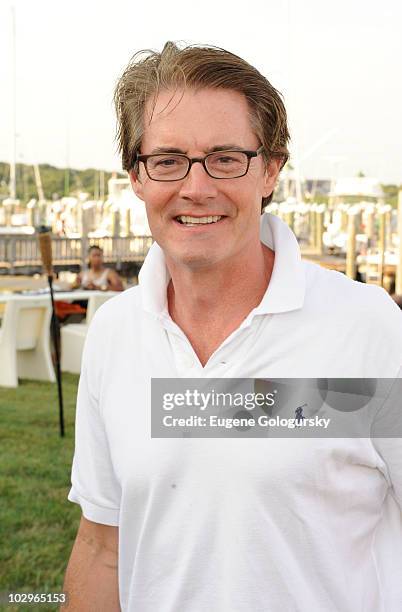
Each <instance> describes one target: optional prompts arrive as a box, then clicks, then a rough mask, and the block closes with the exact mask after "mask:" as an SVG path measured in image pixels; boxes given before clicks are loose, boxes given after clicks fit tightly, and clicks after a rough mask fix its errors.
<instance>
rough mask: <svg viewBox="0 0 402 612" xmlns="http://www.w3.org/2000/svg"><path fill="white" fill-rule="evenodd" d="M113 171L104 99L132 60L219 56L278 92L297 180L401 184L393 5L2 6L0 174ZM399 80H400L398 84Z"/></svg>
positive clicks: (61, 0) (400, 97)
mask: <svg viewBox="0 0 402 612" xmlns="http://www.w3.org/2000/svg"><path fill="white" fill-rule="evenodd" d="M12 7H14V10H15V23H16V37H15V43H16V72H15V74H16V106H15V108H16V132H17V161H18V162H24V163H49V164H53V165H55V166H60V167H64V166H65V165H69V166H70V167H75V168H87V167H96V168H103V169H107V170H121V163H120V160H119V156H118V154H117V147H116V142H115V139H114V136H115V126H116V124H115V116H114V109H113V104H112V96H113V89H114V86H115V83H116V80H117V79H118V77H119V75H120V74H121V72H122V71H123V69H124V67H125V65H126V64H127V62H128V60H129V59H130V57H131V56H132V55H133V54H134V53H135V52H136V51H138V50H140V49H145V48H153V49H158V50H160V49H161V48H162V47H163V45H164V43H165V42H166V41H167V40H175V41H184V42H186V43H201V44H202V43H204V44H213V45H217V46H220V47H224V48H226V49H228V50H229V51H232V52H234V53H236V54H238V55H240V56H242V57H243V58H245V59H246V60H247V61H249V62H250V63H252V64H254V65H255V66H256V67H257V68H258V69H259V70H260V71H261V72H262V73H263V74H264V75H265V76H266V77H267V78H268V79H269V80H270V81H271V83H272V84H273V85H274V86H275V87H276V88H277V89H279V90H280V91H281V92H282V94H283V96H284V101H285V105H286V108H287V110H288V115H289V124H290V131H291V135H292V142H291V154H292V160H293V164H294V165H297V167H298V168H299V172H300V174H301V176H304V177H306V178H313V177H315V178H332V179H333V178H339V177H347V176H355V175H356V174H357V172H359V171H363V172H364V173H365V174H366V175H367V176H374V177H377V178H379V179H380V180H381V182H383V183H391V182H392V183H402V82H401V77H400V64H401V59H402V36H401V33H400V24H401V23H402V3H401V2H399V0H383V2H382V3H380V2H378V0H376V1H374V0H336V1H332V0H302V1H298V0H275V1H272V0H253V1H250V0H232V2H228V1H225V2H219V0H203V2H194V3H192V2H190V1H189V0H165V1H161V0H150V1H147V0H142V1H139V0H136V1H131V2H129V1H126V0H114V1H113V2H102V1H101V0H98V1H97V2H95V1H93V0H68V1H67V0H35V2H32V0H11V1H7V0H0V57H1V62H0V83H1V95H0V161H10V159H11V158H12V151H13V133H14V129H13V108H14V104H13V74H14V69H13V51H12V50H13V42H12V41H13V36H12V31H13V30H12V23H13V20H12ZM398 75H399V76H398Z"/></svg>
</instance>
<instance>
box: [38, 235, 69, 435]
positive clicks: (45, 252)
mask: <svg viewBox="0 0 402 612" xmlns="http://www.w3.org/2000/svg"><path fill="white" fill-rule="evenodd" d="M37 231H38V234H39V248H40V254H41V258H42V263H43V268H44V270H45V272H46V274H47V280H48V283H49V289H50V299H51V302H52V326H51V328H52V337H53V345H54V351H55V356H56V378H57V391H58V395H59V420H60V436H61V437H64V412H63V392H62V386H61V369H60V330H59V321H58V319H57V315H56V309H55V306H54V295H53V266H52V239H51V234H50V228H49V227H46V226H44V225H41V226H40V227H39V228H38V229H37Z"/></svg>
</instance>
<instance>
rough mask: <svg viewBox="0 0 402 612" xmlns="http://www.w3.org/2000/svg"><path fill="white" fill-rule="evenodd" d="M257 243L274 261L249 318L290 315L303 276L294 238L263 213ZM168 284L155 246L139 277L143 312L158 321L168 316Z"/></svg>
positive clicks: (278, 221) (298, 303)
mask: <svg viewBox="0 0 402 612" xmlns="http://www.w3.org/2000/svg"><path fill="white" fill-rule="evenodd" d="M260 239H261V242H262V243H263V244H265V245H266V246H267V247H269V248H270V249H272V250H273V251H275V261H274V267H273V270H272V274H271V280H270V282H269V285H268V288H267V290H266V292H265V294H264V297H263V298H262V300H261V302H260V304H259V305H258V306H257V307H256V308H254V309H253V311H252V313H250V315H251V314H252V315H253V316H254V315H257V314H274V313H280V312H289V311H291V310H298V309H299V308H302V306H303V302H304V294H305V274H304V269H303V265H302V261H301V255H300V248H299V245H298V242H297V240H296V237H295V235H294V234H293V232H292V231H291V230H290V228H289V227H288V226H287V225H286V223H284V222H283V221H281V219H279V218H278V217H276V216H274V215H271V214H270V213H264V214H263V215H261V221H260ZM169 280H170V273H169V271H168V269H167V267H166V263H165V256H164V254H163V251H162V249H161V248H160V246H159V245H158V244H157V243H156V242H154V243H153V245H152V246H151V248H150V250H149V252H148V254H147V256H146V258H145V261H144V264H143V266H142V268H141V270H140V273H139V275H138V283H139V285H140V289H141V299H142V306H143V308H144V310H146V311H147V312H150V313H152V314H154V315H156V316H158V317H161V316H166V315H167V314H168V308H167V293H166V289H167V286H168V283H169ZM250 315H249V316H250ZM248 318H249V317H247V319H248Z"/></svg>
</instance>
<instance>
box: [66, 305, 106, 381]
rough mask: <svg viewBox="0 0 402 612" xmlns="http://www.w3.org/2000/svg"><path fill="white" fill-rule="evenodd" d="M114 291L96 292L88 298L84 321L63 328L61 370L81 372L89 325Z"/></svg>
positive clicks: (74, 372)
mask: <svg viewBox="0 0 402 612" xmlns="http://www.w3.org/2000/svg"><path fill="white" fill-rule="evenodd" d="M113 295H115V294H114V293H103V294H102V293H96V294H93V295H90V296H89V298H88V306H87V314H86V318H85V319H84V321H82V323H70V324H69V325H64V326H63V327H62V328H61V370H62V372H72V373H73V374H79V373H80V372H81V358H82V351H83V349H84V343H85V338H86V335H87V331H88V325H89V324H90V322H91V319H92V317H93V316H94V314H95V312H96V311H97V310H98V308H99V306H101V305H102V304H103V303H104V302H106V301H107V300H109V299H110V298H111V297H113Z"/></svg>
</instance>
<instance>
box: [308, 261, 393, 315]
mask: <svg viewBox="0 0 402 612" xmlns="http://www.w3.org/2000/svg"><path fill="white" fill-rule="evenodd" d="M303 265H304V268H305V273H306V303H307V304H308V303H309V304H310V305H314V304H317V305H319V307H320V308H322V307H326V308H328V309H331V310H333V311H335V312H336V311H338V312H342V313H344V312H348V313H349V314H352V313H360V314H363V313H366V314H370V313H371V314H372V315H373V316H384V315H385V316H386V315H389V316H390V317H391V318H392V319H394V320H395V321H396V320H398V321H399V322H400V323H401V322H402V313H401V311H400V309H399V308H398V306H397V305H396V304H395V302H394V301H393V300H392V298H391V297H390V296H389V294H388V293H387V292H386V291H385V289H383V288H382V287H379V286H377V285H369V284H366V283H361V282H358V281H355V280H352V279H350V278H349V277H347V276H346V275H345V274H343V273H341V272H337V271H335V270H329V269H327V268H324V267H322V266H319V265H317V264H315V263H312V262H309V261H303Z"/></svg>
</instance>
